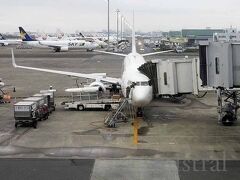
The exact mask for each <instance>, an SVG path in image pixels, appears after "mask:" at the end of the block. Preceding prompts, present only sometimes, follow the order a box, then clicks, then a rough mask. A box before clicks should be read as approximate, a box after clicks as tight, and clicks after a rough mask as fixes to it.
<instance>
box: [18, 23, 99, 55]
mask: <svg viewBox="0 0 240 180" xmlns="http://www.w3.org/2000/svg"><path fill="white" fill-rule="evenodd" d="M19 31H20V36H21V38H22V42H23V43H24V44H26V45H29V46H32V47H38V48H52V49H54V51H55V52H60V51H68V50H69V49H86V50H87V51H93V50H94V49H96V48H97V47H98V44H97V43H95V42H87V41H85V40H58V41H57V40H42V41H41V40H36V39H33V38H31V37H30V35H28V33H26V31H25V30H24V29H23V28H22V27H19Z"/></svg>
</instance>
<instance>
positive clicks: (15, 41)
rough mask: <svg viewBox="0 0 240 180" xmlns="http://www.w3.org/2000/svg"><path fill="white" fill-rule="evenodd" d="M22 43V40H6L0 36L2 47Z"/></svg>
mask: <svg viewBox="0 0 240 180" xmlns="http://www.w3.org/2000/svg"><path fill="white" fill-rule="evenodd" d="M21 43H22V40H21V39H6V38H4V37H3V35H2V34H0V45H2V46H8V45H18V44H21Z"/></svg>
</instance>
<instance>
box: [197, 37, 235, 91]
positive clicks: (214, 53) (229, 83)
mask: <svg viewBox="0 0 240 180" xmlns="http://www.w3.org/2000/svg"><path fill="white" fill-rule="evenodd" d="M199 57H200V78H201V80H202V82H203V84H202V85H204V86H209V87H215V88H217V87H223V88H238V87H240V42H208V41H207V42H200V44H199Z"/></svg>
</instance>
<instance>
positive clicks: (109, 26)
mask: <svg viewBox="0 0 240 180" xmlns="http://www.w3.org/2000/svg"><path fill="white" fill-rule="evenodd" d="M109 11H110V2H109V0H108V49H109V39H110V13H109Z"/></svg>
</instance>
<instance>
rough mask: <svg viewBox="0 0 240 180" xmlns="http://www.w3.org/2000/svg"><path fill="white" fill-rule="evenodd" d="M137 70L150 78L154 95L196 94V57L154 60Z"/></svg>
mask: <svg viewBox="0 0 240 180" xmlns="http://www.w3.org/2000/svg"><path fill="white" fill-rule="evenodd" d="M139 71H141V72H142V73H143V74H145V75H146V76H148V78H149V79H151V84H152V86H153V93H154V95H155V96H159V95H177V94H191V93H194V94H198V80H197V79H198V77H197V59H192V60H190V59H171V60H160V59H159V60H154V61H151V62H147V63H145V64H143V65H142V66H141V67H140V68H139Z"/></svg>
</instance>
